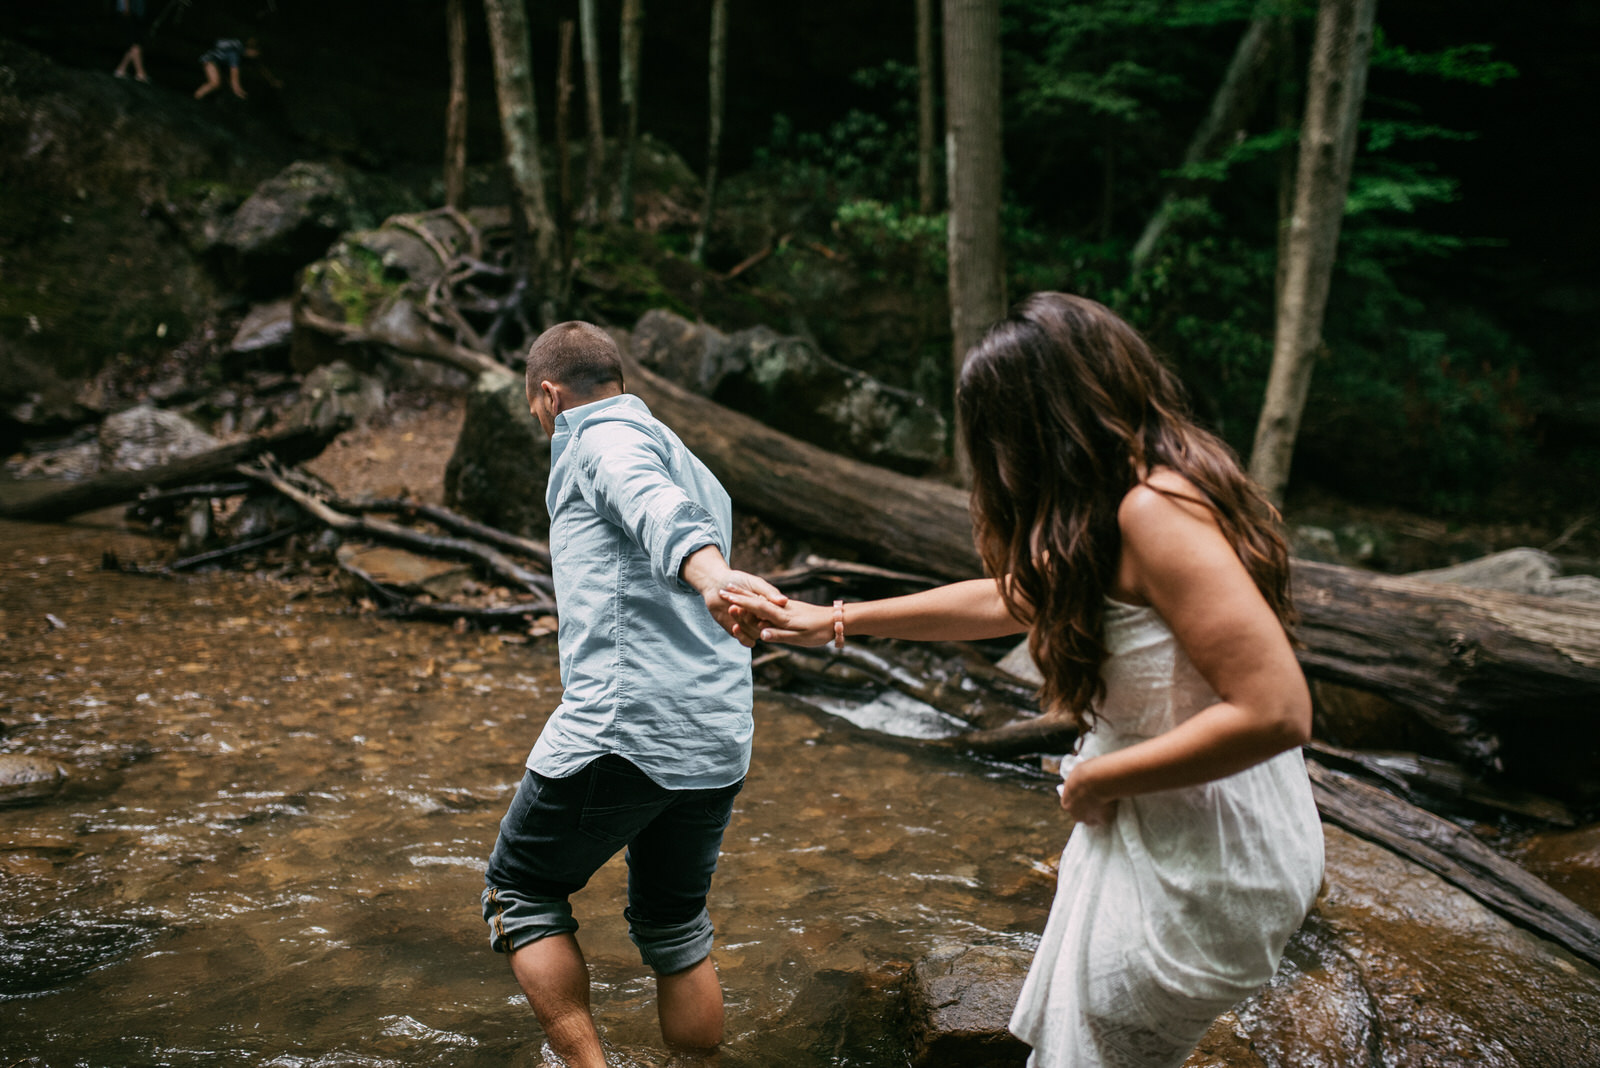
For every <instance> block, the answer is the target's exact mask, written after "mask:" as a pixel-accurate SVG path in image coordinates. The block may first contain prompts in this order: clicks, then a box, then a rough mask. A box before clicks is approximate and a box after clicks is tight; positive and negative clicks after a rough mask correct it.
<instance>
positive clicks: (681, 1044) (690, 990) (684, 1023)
mask: <svg viewBox="0 0 1600 1068" xmlns="http://www.w3.org/2000/svg"><path fill="white" fill-rule="evenodd" d="M656 1012H657V1014H658V1015H659V1016H660V1018H661V1037H662V1038H664V1039H666V1042H667V1045H669V1046H672V1047H674V1048H677V1049H695V1050H700V1049H711V1048H712V1047H713V1046H716V1045H717V1044H718V1043H720V1042H721V1041H722V980H720V979H718V978H717V969H716V968H714V967H712V965H711V958H710V957H706V958H704V959H702V960H701V961H700V963H699V964H694V965H690V966H689V967H688V968H685V969H684V970H683V971H681V972H674V973H673V974H672V975H658V976H656Z"/></svg>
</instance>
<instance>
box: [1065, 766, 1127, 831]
mask: <svg viewBox="0 0 1600 1068" xmlns="http://www.w3.org/2000/svg"><path fill="white" fill-rule="evenodd" d="M1097 759H1099V758H1098V757H1090V758H1089V759H1088V760H1084V761H1080V762H1079V763H1077V764H1075V765H1073V768H1072V770H1071V771H1069V772H1068V773H1067V778H1066V781H1065V782H1063V783H1062V784H1061V808H1062V810H1063V811H1064V812H1066V814H1067V818H1068V819H1070V820H1072V821H1073V822H1074V823H1086V824H1088V825H1089V826H1090V827H1099V826H1100V825H1102V824H1106V823H1110V822H1111V817H1112V816H1114V815H1116V811H1117V801H1116V798H1110V799H1106V798H1102V797H1100V796H1099V795H1098V793H1097V791H1096V790H1095V788H1094V763H1095V761H1096V760H1097Z"/></svg>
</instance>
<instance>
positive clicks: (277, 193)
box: [212, 160, 410, 294]
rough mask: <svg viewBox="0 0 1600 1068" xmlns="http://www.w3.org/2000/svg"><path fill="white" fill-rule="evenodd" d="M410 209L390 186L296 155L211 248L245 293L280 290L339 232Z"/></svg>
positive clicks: (261, 187) (263, 185)
mask: <svg viewBox="0 0 1600 1068" xmlns="http://www.w3.org/2000/svg"><path fill="white" fill-rule="evenodd" d="M408 206H410V204H409V198H408V197H407V196H406V195H405V194H403V193H401V192H399V191H398V190H397V189H394V188H391V187H389V186H388V185H387V183H384V182H381V181H378V180H375V179H373V178H370V177H366V176H363V175H360V174H358V173H357V172H354V171H351V170H348V169H345V168H342V167H337V166H333V165H331V164H327V163H313V162H308V161H305V160H300V161H297V162H295V163H291V164H289V166H287V167H285V168H284V169H283V170H281V171H279V172H278V173H277V174H275V175H273V176H272V177H271V178H268V179H267V180H266V181H264V182H262V183H261V184H260V185H259V186H257V187H256V189H255V191H254V192H253V193H251V194H250V196H249V197H248V198H246V199H245V202H244V203H243V204H240V205H239V209H238V210H237V211H235V212H234V213H233V215H232V216H231V217H230V218H229V219H228V221H227V222H226V224H224V225H223V226H222V228H221V230H220V232H219V233H218V234H217V235H216V239H215V244H214V246H213V249H212V251H213V254H214V255H216V256H217V258H218V259H220V261H221V262H222V265H223V267H224V269H225V270H226V271H227V272H228V273H229V275H231V276H232V277H233V279H234V281H235V282H236V283H237V284H238V285H240V286H241V287H242V288H244V289H245V290H247V291H249V292H254V293H261V294H272V293H283V292H287V291H288V290H289V289H290V288H291V286H292V284H293V281H294V272H295V271H296V270H298V269H299V268H300V267H301V265H303V264H306V263H309V262H311V261H312V260H315V259H317V258H318V257H320V256H321V255H322V254H323V253H324V252H326V251H327V249H328V246H329V245H330V244H332V243H333V242H334V241H335V240H336V239H337V238H338V236H339V235H340V234H341V233H343V232H344V231H346V230H350V229H359V228H362V227H368V226H372V225H374V224H375V223H377V221H378V220H379V219H381V218H383V217H384V216H385V215H388V214H390V213H391V212H393V211H399V210H403V209H404V208H405V207H408Z"/></svg>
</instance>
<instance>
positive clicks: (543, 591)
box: [238, 466, 555, 612]
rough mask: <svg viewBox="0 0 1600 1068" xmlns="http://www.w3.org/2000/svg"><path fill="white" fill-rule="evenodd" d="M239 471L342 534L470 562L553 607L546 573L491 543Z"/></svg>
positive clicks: (543, 606)
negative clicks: (365, 511) (360, 510)
mask: <svg viewBox="0 0 1600 1068" xmlns="http://www.w3.org/2000/svg"><path fill="white" fill-rule="evenodd" d="M238 471H239V473H240V474H242V475H244V476H245V477H247V478H252V479H255V480H257V481H259V482H261V483H263V484H265V485H268V486H271V487H272V488H273V489H275V490H277V491H278V492H279V493H281V494H283V495H284V496H285V497H287V498H289V499H290V500H291V501H293V502H294V503H295V504H297V505H299V506H300V507H301V508H302V509H303V510H305V511H306V512H307V513H309V514H310V515H311V516H312V517H313V518H315V519H317V520H318V521H320V522H322V523H324V524H326V525H327V526H329V527H332V528H333V529H334V530H337V531H339V532H340V533H342V534H359V535H364V536H366V537H370V538H374V539H376V540H379V541H386V542H389V543H391V544H395V545H401V546H405V547H407V548H413V549H418V550H421V551H422V552H425V553H431V554H434V555H440V556H446V557H450V558H452V559H464V560H470V561H473V562H475V563H477V564H479V565H480V566H482V567H483V568H485V569H486V570H487V571H489V572H490V573H491V574H494V575H495V576H497V577H498V578H500V579H502V580H504V581H506V582H507V583H509V584H511V585H514V586H519V587H521V588H522V589H524V590H527V591H528V592H530V593H532V594H534V595H535V598H536V601H535V603H536V604H538V605H539V606H540V608H539V611H543V612H548V611H553V610H554V608H555V601H554V599H553V598H552V596H551V595H552V593H553V592H554V588H555V587H554V583H553V582H552V581H551V579H550V577H549V576H548V575H541V574H539V573H538V572H534V571H529V570H528V569H527V568H524V567H522V566H521V565H520V564H518V563H516V562H515V561H513V560H511V559H509V558H508V557H506V556H505V555H504V554H502V553H501V552H499V551H498V550H496V549H494V548H491V547H490V546H487V545H483V544H481V543H479V542H475V541H471V540H469V539H466V538H454V537H437V536H435V535H432V534H424V533H422V532H421V531H417V530H412V529H411V528H410V527H405V526H401V525H400V524H398V523H391V522H389V521H388V520H384V519H374V518H371V517H368V516H354V515H348V514H346V513H344V512H341V511H339V510H337V509H335V508H334V507H332V506H331V505H329V504H328V503H327V502H325V501H322V500H319V499H318V498H317V497H315V496H313V495H312V494H311V493H309V492H307V491H306V490H304V489H301V488H300V487H298V486H295V485H293V484H291V483H290V481H289V480H288V479H286V478H284V477H283V476H282V475H280V474H277V473H274V472H273V471H271V470H268V469H265V468H256V467H243V466H241V467H239V468H238Z"/></svg>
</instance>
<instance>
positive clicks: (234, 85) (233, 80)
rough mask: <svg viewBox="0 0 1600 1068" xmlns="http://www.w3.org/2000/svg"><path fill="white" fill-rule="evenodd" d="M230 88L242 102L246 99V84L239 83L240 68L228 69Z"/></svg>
mask: <svg viewBox="0 0 1600 1068" xmlns="http://www.w3.org/2000/svg"><path fill="white" fill-rule="evenodd" d="M228 88H230V89H232V90H233V95H234V96H236V97H238V98H239V99H240V100H243V99H244V96H245V93H244V84H243V83H242V82H240V81H239V68H238V67H229V68H228Z"/></svg>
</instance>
